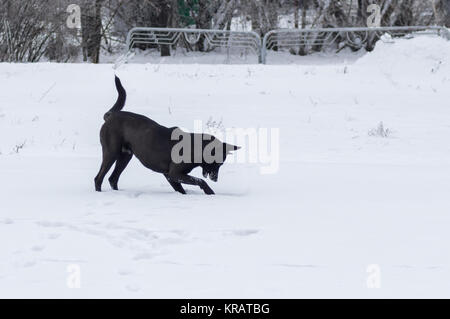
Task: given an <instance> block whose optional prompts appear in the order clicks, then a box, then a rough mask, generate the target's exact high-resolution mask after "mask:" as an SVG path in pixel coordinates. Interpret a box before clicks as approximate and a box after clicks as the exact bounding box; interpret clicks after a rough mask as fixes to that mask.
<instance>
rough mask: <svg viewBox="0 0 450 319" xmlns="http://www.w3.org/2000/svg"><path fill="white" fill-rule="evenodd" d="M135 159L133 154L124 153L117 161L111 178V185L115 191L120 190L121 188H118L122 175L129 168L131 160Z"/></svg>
mask: <svg viewBox="0 0 450 319" xmlns="http://www.w3.org/2000/svg"><path fill="white" fill-rule="evenodd" d="M132 157H133V153H131V152H122V153H121V154H120V156H119V158H118V159H117V162H116V167H115V168H114V171H113V172H112V174H111V176H110V177H109V179H108V180H109V184H110V185H111V188H112V189H114V190H118V189H119V187H118V186H117V183H118V182H119V178H120V175H121V174H122V172H123V171H124V170H125V168H126V167H127V165H128V163H129V162H130V161H131V158H132Z"/></svg>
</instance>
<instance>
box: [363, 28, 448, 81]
mask: <svg viewBox="0 0 450 319" xmlns="http://www.w3.org/2000/svg"><path fill="white" fill-rule="evenodd" d="M355 66H361V67H367V66H369V67H377V68H379V69H380V70H381V71H382V72H385V73H388V74H395V75H396V76H397V77H398V76H402V77H405V78H408V77H410V76H422V77H424V78H429V77H431V76H433V75H434V74H436V73H440V74H446V75H449V72H450V41H448V40H446V39H444V38H443V37H440V36H437V35H436V36H430V35H427V36H424V35H422V36H415V37H412V38H390V37H386V38H385V39H384V40H380V41H378V42H377V44H376V46H375V49H374V51H372V52H369V53H367V54H366V55H364V56H363V57H362V58H361V59H359V60H358V62H357V63H356V64H355Z"/></svg>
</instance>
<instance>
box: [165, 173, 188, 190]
mask: <svg viewBox="0 0 450 319" xmlns="http://www.w3.org/2000/svg"><path fill="white" fill-rule="evenodd" d="M164 176H165V177H166V179H167V181H168V182H169V184H170V186H172V187H173V189H174V190H175V191H176V192H179V193H181V194H183V195H186V191H185V190H184V188H183V186H182V185H181V184H180V183H177V182H173V181H171V179H170V177H169V175H168V174H164Z"/></svg>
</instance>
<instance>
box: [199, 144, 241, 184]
mask: <svg viewBox="0 0 450 319" xmlns="http://www.w3.org/2000/svg"><path fill="white" fill-rule="evenodd" d="M238 149H240V147H239V146H236V145H231V144H228V143H222V142H221V141H219V140H218V139H217V138H214V139H213V140H212V141H211V142H210V143H209V144H208V145H207V146H206V147H205V151H209V153H207V152H205V153H207V154H210V155H211V157H210V158H209V159H208V158H207V159H206V160H204V162H203V164H202V169H203V177H205V178H207V177H209V178H210V179H211V180H212V181H213V182H217V180H218V179H219V170H220V167H221V166H222V165H223V163H225V160H226V159H227V156H228V155H230V154H232V152H234V151H237V150H238Z"/></svg>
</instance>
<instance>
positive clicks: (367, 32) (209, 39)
mask: <svg viewBox="0 0 450 319" xmlns="http://www.w3.org/2000/svg"><path fill="white" fill-rule="evenodd" d="M386 33H387V34H389V35H390V36H392V37H402V36H406V35H412V34H417V33H419V34H438V35H440V36H444V37H446V38H447V39H449V40H450V31H449V29H447V28H445V27H438V26H406V27H374V28H368V27H357V28H318V29H280V30H272V31H269V32H268V33H267V34H266V35H265V36H264V38H263V40H262V42H261V37H260V36H259V35H258V34H257V33H255V32H251V31H242V32H241V31H227V30H203V29H173V28H146V27H138V28H133V29H131V30H130V31H129V32H128V36H127V42H126V45H127V53H129V52H130V51H131V50H132V49H133V48H136V47H144V48H146V47H148V46H161V45H176V44H177V43H178V42H179V41H180V40H181V39H182V40H183V41H186V42H187V44H190V45H196V44H197V43H199V41H200V40H201V39H202V41H203V44H204V45H206V46H207V47H208V48H217V47H219V48H242V49H249V50H250V51H251V52H253V53H254V54H256V55H257V56H258V62H259V63H263V64H266V62H267V52H268V51H269V50H275V49H286V48H287V49H290V50H294V53H296V54H300V55H307V54H310V53H312V52H318V51H322V50H324V49H325V48H326V47H333V46H334V48H335V49H338V50H339V49H340V48H342V47H345V46H349V47H351V48H353V49H356V50H357V49H360V48H362V47H366V48H373V46H374V45H375V43H376V41H378V40H379V39H380V38H381V36H382V35H383V34H386ZM339 46H340V47H339ZM127 56H128V55H127V54H126V55H125V60H126V59H127V58H126V57H127Z"/></svg>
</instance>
